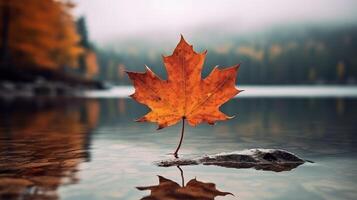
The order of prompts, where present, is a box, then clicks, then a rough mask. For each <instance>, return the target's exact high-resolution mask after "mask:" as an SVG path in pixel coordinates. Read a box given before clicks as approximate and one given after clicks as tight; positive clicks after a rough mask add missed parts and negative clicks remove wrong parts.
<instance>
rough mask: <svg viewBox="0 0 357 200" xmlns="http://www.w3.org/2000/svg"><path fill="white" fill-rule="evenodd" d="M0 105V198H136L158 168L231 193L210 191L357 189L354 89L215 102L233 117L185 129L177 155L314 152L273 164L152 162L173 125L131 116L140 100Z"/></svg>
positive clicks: (265, 193)
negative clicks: (350, 94)
mask: <svg viewBox="0 0 357 200" xmlns="http://www.w3.org/2000/svg"><path fill="white" fill-rule="evenodd" d="M0 110H1V112H0V199H89V200H90V199H140V198H143V197H145V196H148V195H149V194H150V192H149V191H148V190H143V191H141V190H138V189H137V188H136V187H146V186H153V185H158V176H157V175H160V176H162V177H164V178H166V179H168V180H170V181H172V182H176V183H177V184H179V185H180V186H182V184H184V185H186V184H187V183H188V182H189V181H190V180H192V179H194V178H196V179H197V180H198V181H200V182H202V183H214V184H215V186H216V188H217V189H218V190H220V191H222V192H230V193H233V194H234V195H235V196H231V195H227V196H217V197H216V198H215V199H227V200H228V199H257V200H258V199H259V200H261V199H282V200H286V199H316V200H319V199H351V200H352V199H355V197H356V196H357V190H356V188H357V168H356V165H357V159H356V158H357V157H356V155H357V145H356V144H357V135H356V133H357V125H356V114H357V112H356V111H357V99H355V98H235V99H233V100H232V101H230V102H229V103H227V104H225V105H224V106H223V108H222V110H223V111H224V112H226V113H228V114H230V115H233V114H235V115H236V118H234V119H232V120H229V121H226V122H220V123H217V125H215V126H209V125H200V126H198V127H196V128H192V127H189V128H187V132H186V135H185V138H184V143H183V147H182V150H181V152H180V153H181V156H183V157H185V156H194V155H202V154H215V153H219V152H230V151H236V150H243V149H246V148H280V149H285V150H288V151H291V152H294V153H296V154H297V155H299V156H300V157H302V158H305V159H309V160H313V161H315V163H307V164H304V165H301V166H299V167H297V168H295V169H293V170H291V171H285V172H279V173H277V172H270V171H259V170H255V169H231V168H222V167H217V166H202V165H198V166H182V167H181V168H182V172H181V171H180V170H179V169H178V168H177V167H169V168H161V167H157V166H155V165H153V162H154V161H157V160H160V159H167V158H170V157H171V155H168V154H169V153H172V152H173V151H174V149H175V147H176V145H177V142H178V138H179V131H180V125H176V126H173V127H169V128H166V129H163V130H160V131H156V126H155V125H154V124H150V123H135V122H133V120H134V119H135V118H138V117H140V116H142V115H143V114H145V113H146V112H147V108H145V107H144V106H142V105H140V104H137V103H136V102H134V101H133V100H131V99H127V98H105V99H102V98H101V99H98V98H89V99H87V98H59V99H58V98H57V99H54V98H52V99H51V98H28V99H17V100H14V99H13V100H4V99H3V100H0ZM181 175H182V176H181ZM182 178H183V179H182ZM213 196H214V195H213ZM212 199H213V197H212Z"/></svg>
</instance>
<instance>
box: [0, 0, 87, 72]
mask: <svg viewBox="0 0 357 200" xmlns="http://www.w3.org/2000/svg"><path fill="white" fill-rule="evenodd" d="M73 7H74V5H73V4H72V3H70V2H69V1H66V2H65V1H60V0H26V1H23V0H0V10H1V12H2V13H1V14H0V18H1V19H0V21H1V23H0V33H1V35H0V36H1V39H0V47H1V65H2V67H5V66H8V67H11V68H13V67H16V68H19V69H36V70H38V69H39V70H50V71H58V70H63V69H64V67H65V66H68V67H76V66H77V60H78V56H79V55H80V54H81V53H82V52H83V50H82V48H81V47H80V46H79V40H80V36H79V35H78V33H77V30H76V26H75V21H74V18H73V16H72V15H71V14H70V11H71V9H72V8H73Z"/></svg>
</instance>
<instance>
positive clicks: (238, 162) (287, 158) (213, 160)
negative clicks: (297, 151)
mask: <svg viewBox="0 0 357 200" xmlns="http://www.w3.org/2000/svg"><path fill="white" fill-rule="evenodd" d="M303 163H305V160H303V159H301V158H299V157H298V156H296V155H294V154H293V153H290V152H288V151H284V150H280V149H249V150H244V151H235V152H231V153H220V154H215V155H204V156H202V157H196V158H190V159H188V158H177V159H169V160H162V161H159V162H156V165H158V166H160V167H170V166H179V165H199V164H202V165H216V166H220V167H228V168H237V169H240V168H254V169H257V170H266V171H275V172H281V171H290V170H292V169H294V168H296V167H298V166H299V165H301V164H303Z"/></svg>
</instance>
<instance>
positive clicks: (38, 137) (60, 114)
mask: <svg viewBox="0 0 357 200" xmlns="http://www.w3.org/2000/svg"><path fill="white" fill-rule="evenodd" d="M83 101H84V100H83ZM83 101H82V100H74V101H52V102H51V101H45V103H44V102H42V103H39V102H37V103H36V104H33V103H34V102H12V103H11V104H9V105H8V106H7V107H5V106H4V107H1V114H0V119H1V120H0V127H1V129H0V199H58V195H57V188H58V187H59V186H61V185H65V184H73V183H76V182H78V178H77V177H76V172H77V171H78V165H79V164H80V163H82V162H84V161H86V160H88V159H89V151H88V147H89V142H90V141H89V140H90V134H89V133H90V131H91V130H92V129H93V128H94V127H95V126H96V123H97V121H98V114H99V109H100V107H99V104H98V102H97V101H95V100H85V102H83ZM24 104H25V105H24ZM26 104H27V105H26ZM29 104H31V106H30V105H29ZM2 105H3V104H2ZM18 106H19V107H22V106H23V108H24V109H18V108H17V107H18ZM15 108H16V109H15ZM26 108H27V109H26ZM14 123H16V125H15V124H14Z"/></svg>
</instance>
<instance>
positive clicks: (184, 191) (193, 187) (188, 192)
mask: <svg viewBox="0 0 357 200" xmlns="http://www.w3.org/2000/svg"><path fill="white" fill-rule="evenodd" d="M158 177H159V185H154V186H146V187H137V189H139V190H150V191H151V194H150V195H149V196H146V197H143V198H142V200H150V199H155V200H161V199H165V200H167V199H172V200H175V199H176V200H181V199H182V200H183V199H192V200H195V199H196V200H198V199H199V200H210V199H214V198H215V197H217V196H225V195H228V194H230V195H233V194H232V193H229V192H221V191H219V190H217V189H216V185H215V184H214V183H204V182H201V181H198V180H197V179H196V178H194V179H191V180H190V181H189V182H188V183H187V184H186V186H182V187H181V186H180V185H179V184H177V183H176V182H174V181H172V180H170V179H167V178H164V177H162V176H158Z"/></svg>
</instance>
